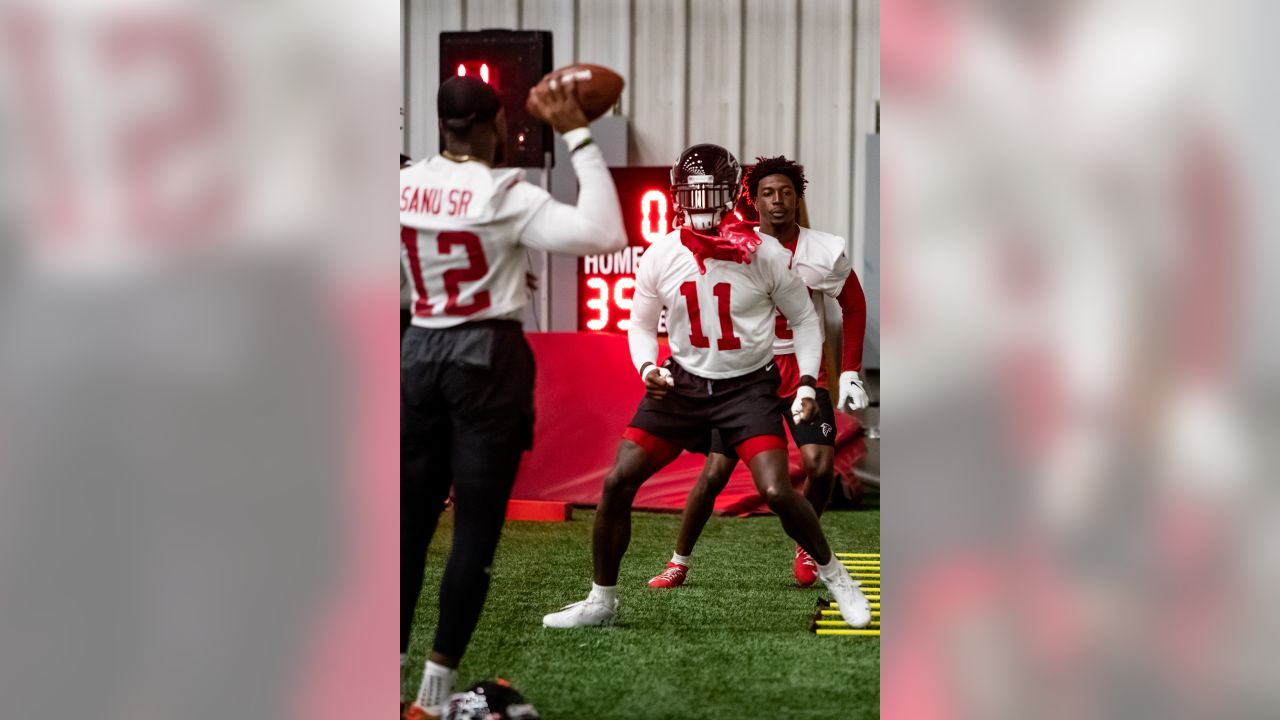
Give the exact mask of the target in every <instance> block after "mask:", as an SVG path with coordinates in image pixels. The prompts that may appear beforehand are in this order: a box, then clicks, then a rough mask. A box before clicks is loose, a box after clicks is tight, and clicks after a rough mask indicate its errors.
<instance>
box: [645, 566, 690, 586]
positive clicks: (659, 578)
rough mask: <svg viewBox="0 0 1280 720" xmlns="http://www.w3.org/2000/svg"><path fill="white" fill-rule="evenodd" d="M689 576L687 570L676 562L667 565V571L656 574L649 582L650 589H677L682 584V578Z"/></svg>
mask: <svg viewBox="0 0 1280 720" xmlns="http://www.w3.org/2000/svg"><path fill="white" fill-rule="evenodd" d="M688 574H689V568H687V567H685V566H684V565H681V564H680V563H678V562H669V563H667V569H666V570H663V571H662V572H660V573H658V574H657V575H656V576H655V577H654V578H653V579H652V580H650V581H649V587H651V588H678V587H680V586H681V585H683V584H684V578H685V576H686V575H688Z"/></svg>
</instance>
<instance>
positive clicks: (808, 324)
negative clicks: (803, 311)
mask: <svg viewBox="0 0 1280 720" xmlns="http://www.w3.org/2000/svg"><path fill="white" fill-rule="evenodd" d="M792 332H793V333H794V334H795V346H796V365H797V366H798V368H799V371H800V375H801V376H804V375H808V376H810V377H815V378H816V377H818V369H819V368H820V367H821V366H822V327H821V325H819V323H818V316H817V315H815V314H813V313H812V312H811V313H809V314H808V316H807V317H805V318H802V319H801V320H799V321H798V322H797V321H794V320H793V321H792Z"/></svg>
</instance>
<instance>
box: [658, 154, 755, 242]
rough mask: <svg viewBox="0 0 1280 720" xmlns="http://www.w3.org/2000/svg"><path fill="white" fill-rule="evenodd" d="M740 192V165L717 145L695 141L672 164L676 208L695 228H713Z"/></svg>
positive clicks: (731, 207) (731, 155)
mask: <svg viewBox="0 0 1280 720" xmlns="http://www.w3.org/2000/svg"><path fill="white" fill-rule="evenodd" d="M741 192H742V167H741V166H740V165H738V159H737V158H735V157H734V156H733V153H731V152H729V151H728V150H725V149H724V148H722V147H720V146H719V145H705V144H704V145H694V146H692V147H690V148H688V149H686V150H685V151H684V152H682V153H680V158H679V159H678V160H676V164H675V165H674V166H673V167H672V168H671V196H672V199H673V200H674V201H675V207H676V212H677V213H678V214H679V215H680V216H681V217H682V218H683V220H684V222H687V223H689V224H690V225H691V226H693V228H694V229H695V230H712V229H714V228H715V227H716V226H718V225H719V224H720V219H721V218H723V217H724V214H725V213H726V212H729V211H730V210H732V209H733V206H734V203H736V202H737V200H738V194H739V193H741Z"/></svg>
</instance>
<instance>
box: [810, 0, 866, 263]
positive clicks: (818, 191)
mask: <svg viewBox="0 0 1280 720" xmlns="http://www.w3.org/2000/svg"><path fill="white" fill-rule="evenodd" d="M854 9H855V5H854V3H852V2H850V1H849V0H801V2H800V38H801V41H800V115H799V118H798V126H799V129H800V137H799V141H798V143H797V148H796V159H797V160H799V161H800V162H801V163H803V164H804V166H805V176H806V177H807V178H808V179H809V189H808V190H807V191H806V193H805V201H806V204H807V205H808V207H809V222H810V224H811V225H813V227H815V228H817V229H819V230H825V231H827V232H832V233H838V234H840V235H842V236H843V237H844V238H845V240H849V239H850V229H851V228H850V217H851V216H850V207H851V203H852V200H853V182H852V180H853V172H852V168H853V152H854V150H853V30H854V27H853V25H854Z"/></svg>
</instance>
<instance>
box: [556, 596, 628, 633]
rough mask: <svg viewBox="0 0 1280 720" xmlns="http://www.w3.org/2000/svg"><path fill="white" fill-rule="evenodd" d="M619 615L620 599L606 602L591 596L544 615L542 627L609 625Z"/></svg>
mask: <svg viewBox="0 0 1280 720" xmlns="http://www.w3.org/2000/svg"><path fill="white" fill-rule="evenodd" d="M617 616H618V601H617V600H616V599H615V600H614V601H613V602H612V603H611V604H606V603H604V602H601V601H599V600H596V599H594V598H592V597H590V596H588V597H587V599H586V600H583V601H581V602H576V603H574V604H572V605H566V606H564V607H563V608H561V609H560V610H559V611H558V612H553V613H551V614H550V615H546V616H543V618H542V627H547V628H576V627H593V626H596V625H608V624H609V623H611V622H613V619H614V618H615V617H617Z"/></svg>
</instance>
